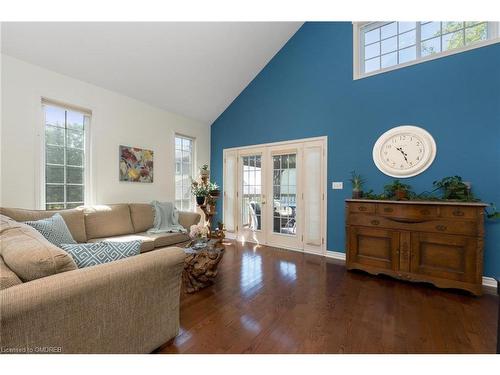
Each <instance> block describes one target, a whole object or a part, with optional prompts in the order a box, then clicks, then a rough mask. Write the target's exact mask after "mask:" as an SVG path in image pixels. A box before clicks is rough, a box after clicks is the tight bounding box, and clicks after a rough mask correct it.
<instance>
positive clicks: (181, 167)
mask: <svg viewBox="0 0 500 375" xmlns="http://www.w3.org/2000/svg"><path fill="white" fill-rule="evenodd" d="M193 160H194V140H193V139H192V138H188V137H183V136H180V135H176V136H175V206H176V207H177V209H178V210H181V211H192V210H193V207H194V205H193V197H192V196H191V182H192V178H193V165H194V164H193Z"/></svg>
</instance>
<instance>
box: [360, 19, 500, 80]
mask: <svg viewBox="0 0 500 375" xmlns="http://www.w3.org/2000/svg"><path fill="white" fill-rule="evenodd" d="M391 22H398V21H383V22H353V23H352V25H353V38H352V40H353V80H358V79H362V78H366V77H371V76H374V75H377V74H381V73H386V72H390V71H393V70H396V69H401V68H405V67H407V66H411V65H415V64H420V63H423V62H426V61H431V60H435V59H439V58H442V57H447V56H451V55H454V54H457V53H462V52H466V51H470V50H473V49H476V48H481V47H485V46H488V45H491V44H495V43H499V42H500V26H499V25H500V22H489V21H485V22H487V24H488V35H487V39H486V40H483V41H480V42H476V43H472V44H469V45H466V46H463V47H460V48H455V49H450V50H447V51H444V52H443V51H441V52H438V53H435V54H432V55H428V56H425V57H422V56H421V55H420V46H421V42H422V40H421V37H420V29H421V25H420V22H421V21H416V23H417V26H416V29H415V30H416V46H417V48H416V50H417V57H416V59H415V60H411V61H408V62H405V63H402V64H396V65H393V66H390V67H387V68H382V69H379V70H375V71H372V72H369V73H364V72H363V69H362V64H363V63H364V49H363V47H364V43H362V42H363V41H364V33H363V32H362V31H361V30H362V29H363V28H365V27H367V26H369V27H370V29H375V28H377V27H379V26H382V25H384V24H389V23H391ZM396 51H399V49H397V50H396Z"/></svg>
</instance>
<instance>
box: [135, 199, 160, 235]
mask: <svg viewBox="0 0 500 375" xmlns="http://www.w3.org/2000/svg"><path fill="white" fill-rule="evenodd" d="M129 207H130V217H131V219H132V225H133V226H134V233H141V232H146V231H147V230H148V229H150V228H152V227H153V221H154V208H153V206H152V205H151V204H149V203H131V204H129Z"/></svg>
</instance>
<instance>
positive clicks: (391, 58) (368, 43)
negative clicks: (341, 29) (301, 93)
mask: <svg viewBox="0 0 500 375" xmlns="http://www.w3.org/2000/svg"><path fill="white" fill-rule="evenodd" d="M357 32H358V36H359V37H358V39H359V46H358V48H359V56H358V62H357V64H358V66H357V67H355V68H357V71H358V72H359V73H360V74H359V75H360V76H363V75H370V74H373V73H376V72H378V71H385V70H390V69H394V68H396V67H398V66H400V65H407V64H409V63H412V62H417V61H418V60H422V59H429V58H432V57H437V56H438V55H440V54H443V53H446V52H448V53H450V52H453V51H456V52H458V51H460V50H463V49H468V48H471V47H474V46H475V45H476V46H478V45H481V42H483V43H484V42H485V41H487V40H493V39H496V38H497V37H498V24H497V23H495V22H479V21H477V22H467V21H466V22H463V21H448V22H373V23H369V24H367V25H364V26H359V27H358V29H357ZM355 48H356V46H355ZM355 64H356V62H355Z"/></svg>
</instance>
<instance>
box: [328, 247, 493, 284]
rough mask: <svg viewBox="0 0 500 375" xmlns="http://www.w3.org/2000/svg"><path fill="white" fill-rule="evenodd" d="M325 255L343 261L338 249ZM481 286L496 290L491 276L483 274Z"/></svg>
mask: <svg viewBox="0 0 500 375" xmlns="http://www.w3.org/2000/svg"><path fill="white" fill-rule="evenodd" d="M326 257H327V258H332V259H336V260H341V261H344V262H345V253H341V252H340V251H327V252H326ZM483 286H485V287H488V288H492V289H494V290H496V289H497V281H496V280H495V279H494V278H493V277H487V276H483Z"/></svg>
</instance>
